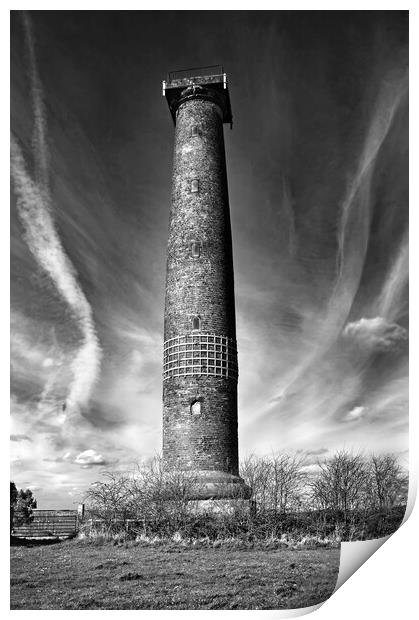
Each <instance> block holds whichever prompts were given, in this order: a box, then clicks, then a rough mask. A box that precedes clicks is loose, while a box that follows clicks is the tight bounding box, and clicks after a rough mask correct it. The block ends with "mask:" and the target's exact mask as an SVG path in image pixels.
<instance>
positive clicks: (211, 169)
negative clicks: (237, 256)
mask: <svg viewBox="0 0 419 620" xmlns="http://www.w3.org/2000/svg"><path fill="white" fill-rule="evenodd" d="M163 95H165V96H166V99H167V102H168V104H169V109H170V112H171V115H172V118H173V122H174V124H175V145H174V162H173V177H172V204H171V212H170V226H169V241H168V251H167V276H166V303H165V315H164V369H163V460H164V465H165V467H166V468H167V469H177V470H185V471H188V470H193V471H195V472H198V483H197V485H195V486H196V488H195V490H194V492H193V497H191V499H203V500H205V499H229V498H234V497H237V496H241V497H248V495H249V491H250V490H249V489H248V488H247V487H246V486H245V485H244V483H243V480H242V479H241V478H240V477H239V476H238V438H237V377H238V369H237V346H236V321H235V309H234V278H233V257H232V245H231V228H230V212H229V202H228V188H227V173H226V164H225V151H224V135H223V123H230V125H231V124H232V115H231V107H230V97H229V92H228V88H227V79H226V74H225V73H224V72H223V69H222V68H221V67H207V68H205V69H195V70H190V71H180V72H175V73H171V74H169V79H168V81H167V82H163Z"/></svg>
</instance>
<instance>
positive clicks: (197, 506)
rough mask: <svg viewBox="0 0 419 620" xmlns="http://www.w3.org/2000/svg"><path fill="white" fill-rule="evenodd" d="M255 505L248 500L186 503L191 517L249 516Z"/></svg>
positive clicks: (209, 500)
mask: <svg viewBox="0 0 419 620" xmlns="http://www.w3.org/2000/svg"><path fill="white" fill-rule="evenodd" d="M254 510H255V503H254V502H253V501H252V500H250V499H241V498H235V499H197V500H191V501H189V502H188V512H189V513H190V514H192V515H213V516H220V517H222V516H224V515H234V514H237V513H239V514H242V515H251V514H253V513H254Z"/></svg>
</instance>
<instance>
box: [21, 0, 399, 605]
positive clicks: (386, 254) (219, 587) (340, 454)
mask: <svg viewBox="0 0 419 620" xmlns="http://www.w3.org/2000/svg"><path fill="white" fill-rule="evenodd" d="M408 62H409V11H407V10H364V11H361V10H336V11H332V10H330V11H329V10H312V11H308V10H207V9H204V10H175V9H174V10H90V9H88V10H83V11H81V10H28V11H24V10H11V11H10V116H11V118H10V128H11V132H10V176H11V189H10V203H11V206H10V344H11V347H10V350H11V353H10V356H11V371H10V410H11V423H10V429H11V431H10V432H11V435H10V456H11V465H10V579H11V585H10V608H11V609H12V610H16V609H25V610H40V609H45V610H76V609H77V610H83V609H89V610H94V609H105V610H301V613H306V612H307V611H308V610H307V608H313V609H315V608H316V607H317V606H319V605H320V604H321V603H323V602H324V601H326V600H327V599H328V598H329V597H330V596H331V595H332V594H333V592H334V590H335V587H336V584H337V581H338V574H339V566H340V559H341V544H342V543H347V542H360V541H372V540H378V539H381V538H385V537H388V536H389V535H390V534H393V533H394V532H396V530H397V529H398V528H399V527H400V525H401V524H402V522H403V519H404V518H405V514H406V505H407V498H408V491H409V424H408V397H409V385H408V375H409V350H408V349H409V298H408V271H409V269H408V267H409V242H408V235H409V230H408V226H409V195H408V192H409V117H408V103H409V92H408V86H409V84H408V77H409V72H408V71H409V68H408ZM392 569H394V570H397V569H396V567H392ZM304 610H305V611H304Z"/></svg>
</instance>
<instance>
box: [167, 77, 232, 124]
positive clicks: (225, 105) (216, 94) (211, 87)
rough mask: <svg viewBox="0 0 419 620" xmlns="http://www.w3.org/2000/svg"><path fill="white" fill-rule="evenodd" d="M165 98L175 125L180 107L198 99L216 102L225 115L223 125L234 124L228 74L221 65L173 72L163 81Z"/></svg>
mask: <svg viewBox="0 0 419 620" xmlns="http://www.w3.org/2000/svg"><path fill="white" fill-rule="evenodd" d="M163 96H164V97H166V99H167V103H168V105H169V109H170V113H171V115H172V118H173V122H174V124H175V125H176V111H177V109H178V107H179V105H180V104H181V103H183V102H184V101H187V100H188V99H196V98H197V99H211V98H212V99H214V100H216V102H217V104H218V105H219V106H220V108H221V110H222V113H223V123H230V125H231V126H232V124H233V116H232V113H231V104H230V95H229V92H228V86H227V74H226V73H225V72H224V68H223V67H222V66H221V65H212V66H209V67H197V68H193V69H182V70H181V71H171V72H170V73H169V75H168V78H167V80H163Z"/></svg>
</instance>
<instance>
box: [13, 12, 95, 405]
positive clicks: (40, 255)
mask: <svg viewBox="0 0 419 620" xmlns="http://www.w3.org/2000/svg"><path fill="white" fill-rule="evenodd" d="M23 21H24V32H25V38H26V43H27V47H28V50H29V77H30V83H31V94H32V111H33V116H34V132H33V140H32V143H33V148H34V153H33V157H34V162H35V175H34V178H32V177H31V175H30V173H29V171H28V166H27V164H26V162H25V158H24V155H23V151H22V149H21V147H20V145H19V143H18V141H17V139H16V138H15V136H14V135H12V136H11V174H12V179H13V185H14V191H15V193H16V197H17V210H18V214H19V218H20V220H21V222H22V225H23V230H24V238H25V241H26V243H27V246H28V248H29V250H30V251H31V253H32V255H33V256H34V258H35V260H36V261H37V263H38V265H39V266H40V267H41V268H42V269H43V271H44V272H46V273H47V274H48V276H49V277H50V278H51V280H52V282H53V283H54V284H55V286H56V289H57V291H58V292H59V294H60V295H61V297H62V298H63V299H64V301H65V302H66V303H67V304H68V306H69V307H70V309H71V311H72V315H73V319H74V321H75V323H76V325H77V327H78V328H79V329H80V332H81V335H82V343H81V345H80V346H79V348H78V350H77V352H76V355H75V357H74V359H73V361H72V364H71V366H72V371H73V381H72V382H71V384H70V386H69V390H68V395H67V405H68V407H67V409H68V410H67V416H68V417H70V416H71V415H72V414H73V413H74V412H77V411H78V410H79V408H82V407H84V406H86V404H87V403H88V401H89V398H90V396H91V393H92V390H93V387H94V384H95V382H96V380H97V378H98V374H99V370H100V361H101V347H100V344H99V340H98V337H97V334H96V329H95V324H94V319H93V313H92V308H91V306H90V304H89V302H88V301H87V299H86V297H85V295H84V293H83V290H82V288H81V286H80V283H79V281H78V276H77V273H76V270H75V268H74V266H73V265H72V263H71V261H70V259H69V257H68V256H67V254H66V252H65V250H64V248H63V245H62V243H61V240H60V238H59V235H58V232H57V229H56V226H55V223H54V219H53V208H52V197H51V193H50V190H49V182H48V177H49V170H48V162H49V153H48V147H47V137H46V114H45V109H44V103H43V92H42V85H41V81H40V79H39V75H38V71H37V67H36V59H35V49H34V38H33V32H32V27H31V21H30V17H29V15H28V14H27V13H24V17H23ZM51 387H52V385H51V380H50V383H49V384H47V385H46V387H45V390H44V394H43V396H44V398H46V397H47V395H48V393H49V391H50V389H51Z"/></svg>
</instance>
